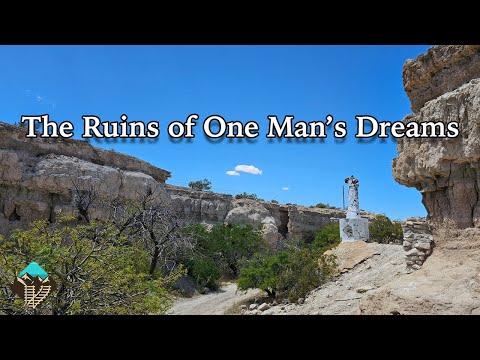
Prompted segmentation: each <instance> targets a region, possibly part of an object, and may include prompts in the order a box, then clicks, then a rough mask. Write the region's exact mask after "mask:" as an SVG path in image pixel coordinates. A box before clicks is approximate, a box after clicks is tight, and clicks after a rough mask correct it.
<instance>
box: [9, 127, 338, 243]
mask: <svg viewBox="0 0 480 360" xmlns="http://www.w3.org/2000/svg"><path fill="white" fill-rule="evenodd" d="M169 176H170V173H169V172H168V171H165V170H162V169H159V168H156V167H154V166H152V165H150V164H148V163H146V162H144V161H142V160H139V159H136V158H133V157H131V156H127V155H123V154H119V153H116V152H113V151H107V150H101V149H96V148H94V147H92V146H91V145H90V144H88V143H86V142H84V141H79V140H69V139H41V138H37V139H27V138H25V128H23V129H22V128H18V127H16V126H12V125H8V124H4V123H0V234H2V235H8V234H9V233H10V232H11V230H13V229H15V228H25V227H26V226H27V225H28V223H30V222H31V221H34V220H40V219H43V220H48V221H55V220H56V219H58V217H59V216H60V215H61V214H64V215H76V212H75V206H74V198H75V196H76V195H75V192H76V190H77V189H78V190H80V191H86V192H88V191H95V193H96V194H97V197H98V198H101V199H105V200H108V199H114V198H116V197H123V198H126V199H131V200H138V199H140V198H141V196H143V195H144V191H142V190H146V189H147V188H155V189H158V191H161V192H162V193H163V194H165V196H166V197H167V198H170V200H171V201H170V202H169V206H173V207H174V208H175V210H176V211H177V212H178V213H179V215H180V216H181V217H182V218H183V220H184V221H185V223H206V224H223V223H232V224H233V223H241V224H250V225H252V226H253V228H254V229H262V231H263V234H264V237H265V238H266V240H267V241H268V242H269V243H270V244H271V245H272V246H276V245H277V244H278V242H279V240H280V239H282V238H290V237H295V236H299V237H303V238H304V239H306V240H312V239H313V236H314V233H315V232H316V231H318V230H320V229H322V228H323V227H324V226H326V225H328V224H330V223H333V222H335V221H337V220H336V219H338V218H341V217H344V213H343V211H340V210H334V209H310V208H305V207H301V206H293V205H291V206H287V205H278V204H272V203H266V202H260V201H253V200H248V199H241V200H237V199H234V198H233V197H232V196H230V195H224V194H216V193H212V192H202V191H194V190H191V189H188V188H183V187H177V186H171V185H165V184H164V181H165V179H166V178H168V177H169ZM165 186H166V187H167V191H168V193H167V192H165V188H164V187H165ZM107 203H108V201H97V202H96V203H95V205H94V206H92V207H91V208H90V209H89V213H90V217H91V219H102V220H105V219H107V218H108V216H109V212H108V208H106V207H105V206H106V204H107ZM77 215H78V214H77Z"/></svg>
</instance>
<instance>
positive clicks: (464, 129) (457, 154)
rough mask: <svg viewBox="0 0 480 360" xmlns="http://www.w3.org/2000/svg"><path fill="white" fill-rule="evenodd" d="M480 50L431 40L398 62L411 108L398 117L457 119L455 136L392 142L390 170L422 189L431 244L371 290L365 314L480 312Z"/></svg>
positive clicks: (363, 306)
mask: <svg viewBox="0 0 480 360" xmlns="http://www.w3.org/2000/svg"><path fill="white" fill-rule="evenodd" d="M479 49H480V47H479V46H437V47H435V48H433V49H430V50H429V51H428V53H427V54H426V55H420V56H419V57H418V58H417V59H415V60H413V61H408V62H407V63H406V64H405V66H404V85H405V90H406V91H407V94H408V95H409V97H410V100H411V102H412V109H413V110H414V114H413V115H409V116H407V117H406V118H405V119H404V122H409V121H417V122H424V121H441V122H444V123H449V122H451V121H456V122H458V123H459V125H460V127H459V129H460V134H459V136H458V137H457V138H451V139H448V138H445V139H431V138H425V139H407V138H402V139H399V140H398V142H397V150H398V157H397V158H396V159H394V161H393V176H394V178H395V180H396V181H397V182H399V183H400V184H403V185H406V186H409V187H415V188H416V189H418V190H419V191H420V192H421V193H422V201H423V204H424V205H425V207H426V209H427V211H428V215H429V223H430V224H431V227H432V231H433V242H431V243H430V245H432V244H434V245H435V248H434V249H433V250H432V253H431V256H429V257H428V258H426V257H425V262H424V263H423V265H422V267H421V269H419V270H417V271H415V272H414V273H411V274H406V275H402V276H400V277H399V278H398V279H397V280H395V281H393V282H391V283H389V284H387V285H385V286H383V287H381V288H379V289H376V290H375V291H372V292H371V293H369V295H368V297H367V298H366V299H364V300H362V302H361V304H360V310H361V312H362V313H364V314H389V313H394V314H398V313H400V314H478V313H480V282H479V279H480V265H479V264H480V206H479V178H480V53H479ZM427 243H429V242H428V241H426V242H425V246H424V248H425V254H426V251H429V250H431V248H430V249H427V247H428V246H427V245H428V244H427ZM404 245H408V246H411V244H405V243H404ZM417 245H418V244H417ZM414 250H418V249H417V246H415V249H412V250H411V251H414ZM420 250H422V249H420ZM420 250H418V251H419V252H420ZM422 251H423V250H422Z"/></svg>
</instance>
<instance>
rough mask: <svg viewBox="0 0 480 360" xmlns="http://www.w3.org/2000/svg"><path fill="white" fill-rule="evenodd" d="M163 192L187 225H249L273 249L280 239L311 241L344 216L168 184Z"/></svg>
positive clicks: (324, 210)
mask: <svg viewBox="0 0 480 360" xmlns="http://www.w3.org/2000/svg"><path fill="white" fill-rule="evenodd" d="M165 189H166V191H167V193H168V194H170V197H171V199H172V205H173V206H174V207H175V209H176V210H177V212H178V213H179V214H180V216H181V217H182V218H183V219H184V220H185V221H186V222H190V223H205V224H222V223H226V224H250V225H252V227H253V228H254V229H262V232H263V234H264V237H265V239H266V240H267V241H268V242H269V243H270V244H271V245H272V246H276V245H277V244H278V242H279V241H280V240H281V239H282V238H284V239H289V238H293V237H299V238H302V239H305V240H307V241H310V240H312V239H313V237H314V234H315V232H317V231H319V230H320V229H322V228H323V227H325V226H327V225H329V224H332V223H335V222H337V221H338V219H339V218H343V217H345V212H344V211H342V210H337V209H318V208H308V207H304V206H297V205H283V204H274V203H269V202H264V201H257V200H250V199H235V198H234V197H233V196H231V195H226V194H217V193H213V192H205V191H195V190H192V189H189V188H184V187H180V186H173V185H168V184H167V185H165Z"/></svg>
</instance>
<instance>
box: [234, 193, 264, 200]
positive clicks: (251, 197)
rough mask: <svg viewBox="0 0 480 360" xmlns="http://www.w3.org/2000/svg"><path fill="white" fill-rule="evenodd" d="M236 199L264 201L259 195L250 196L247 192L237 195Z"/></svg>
mask: <svg viewBox="0 0 480 360" xmlns="http://www.w3.org/2000/svg"><path fill="white" fill-rule="evenodd" d="M235 199H250V200H262V199H259V198H258V196H257V194H248V193H246V192H243V193H240V194H237V195H235Z"/></svg>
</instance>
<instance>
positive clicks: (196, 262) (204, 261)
mask: <svg viewBox="0 0 480 360" xmlns="http://www.w3.org/2000/svg"><path fill="white" fill-rule="evenodd" d="M187 269H188V275H190V276H191V277H192V278H193V279H194V281H195V283H196V284H197V285H198V286H200V287H205V286H206V287H208V288H210V289H217V288H218V280H219V279H220V275H221V274H220V270H219V268H218V266H217V265H216V264H215V262H214V260H213V259H212V258H209V257H205V256H201V255H198V256H195V257H194V258H192V259H191V260H190V262H189V263H188V264H187Z"/></svg>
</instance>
